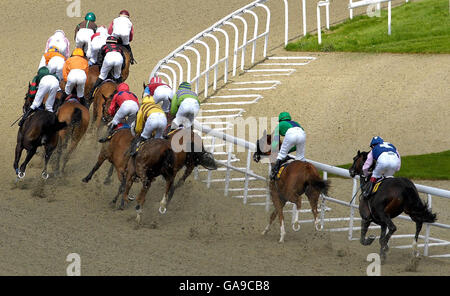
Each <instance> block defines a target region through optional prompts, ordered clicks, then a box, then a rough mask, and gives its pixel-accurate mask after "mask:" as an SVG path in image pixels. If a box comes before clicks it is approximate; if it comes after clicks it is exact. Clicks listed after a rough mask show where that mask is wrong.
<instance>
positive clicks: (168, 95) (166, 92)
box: [153, 85, 173, 113]
mask: <svg viewBox="0 0 450 296" xmlns="http://www.w3.org/2000/svg"><path fill="white" fill-rule="evenodd" d="M172 97H173V91H172V89H171V88H170V87H169V86H167V85H160V86H158V87H157V88H156V89H155V93H154V94H153V99H154V100H155V103H157V104H158V103H159V102H163V103H162V108H163V111H164V112H166V113H167V112H169V111H170V100H171V99H172Z"/></svg>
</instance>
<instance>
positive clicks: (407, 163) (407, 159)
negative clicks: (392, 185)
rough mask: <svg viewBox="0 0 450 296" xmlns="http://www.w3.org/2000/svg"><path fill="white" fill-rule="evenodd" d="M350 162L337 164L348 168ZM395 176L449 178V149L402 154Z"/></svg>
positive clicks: (418, 178)
mask: <svg viewBox="0 0 450 296" xmlns="http://www.w3.org/2000/svg"><path fill="white" fill-rule="evenodd" d="M351 165H352V164H350V163H349V164H344V165H338V167H340V168H345V169H348V168H350V166H351ZM395 177H406V178H410V179H417V180H450V150H447V151H443V152H439V153H431V154H422V155H408V156H402V166H401V168H400V171H398V172H397V173H396V174H395Z"/></svg>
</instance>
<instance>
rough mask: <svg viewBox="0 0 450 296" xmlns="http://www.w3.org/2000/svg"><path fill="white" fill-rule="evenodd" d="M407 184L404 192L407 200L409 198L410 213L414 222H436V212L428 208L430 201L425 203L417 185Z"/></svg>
mask: <svg viewBox="0 0 450 296" xmlns="http://www.w3.org/2000/svg"><path fill="white" fill-rule="evenodd" d="M413 186H414V185H412V186H407V187H406V188H405V191H404V192H403V195H404V198H405V200H407V205H408V214H409V216H410V217H411V219H412V220H413V221H414V222H422V223H434V222H435V221H436V214H435V213H432V212H431V211H430V210H429V209H428V203H426V202H425V203H424V202H423V201H422V200H421V199H420V197H419V194H418V193H417V189H416V188H415V186H414V187H413Z"/></svg>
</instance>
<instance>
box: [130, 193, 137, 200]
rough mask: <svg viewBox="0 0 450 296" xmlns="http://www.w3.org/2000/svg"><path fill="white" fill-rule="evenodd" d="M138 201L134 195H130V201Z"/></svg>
mask: <svg viewBox="0 0 450 296" xmlns="http://www.w3.org/2000/svg"><path fill="white" fill-rule="evenodd" d="M135 199H136V196H134V195H133V194H130V195H128V200H129V201H133V200H135Z"/></svg>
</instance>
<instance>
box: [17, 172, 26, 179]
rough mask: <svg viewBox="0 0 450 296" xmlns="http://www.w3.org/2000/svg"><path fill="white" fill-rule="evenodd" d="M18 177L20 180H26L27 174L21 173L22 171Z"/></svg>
mask: <svg viewBox="0 0 450 296" xmlns="http://www.w3.org/2000/svg"><path fill="white" fill-rule="evenodd" d="M17 177H19V179H21V180H22V179H23V178H25V172H21V171H19V173H18V174H17Z"/></svg>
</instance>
